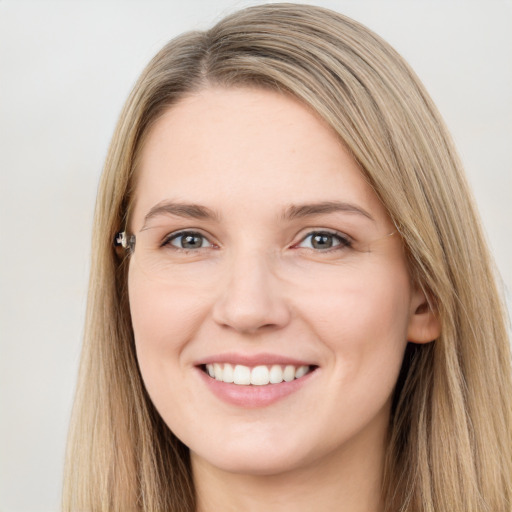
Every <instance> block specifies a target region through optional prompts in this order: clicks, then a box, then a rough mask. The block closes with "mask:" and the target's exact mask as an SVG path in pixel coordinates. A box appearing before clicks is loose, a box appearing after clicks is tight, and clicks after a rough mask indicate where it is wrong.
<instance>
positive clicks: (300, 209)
mask: <svg viewBox="0 0 512 512" xmlns="http://www.w3.org/2000/svg"><path fill="white" fill-rule="evenodd" d="M336 212H344V213H355V214H358V215H363V216H364V217H367V218H368V219H370V220H372V221H374V222H375V219H374V218H373V217H372V216H371V215H370V213H369V212H367V211H366V210H364V209H363V208H361V207H360V206H356V205H355V204H351V203H346V202H343V201H323V202H320V203H308V204H301V205H290V206H288V208H287V209H286V210H285V212H284V214H283V220H293V219H299V218H303V217H311V216H314V215H322V214H326V213H336Z"/></svg>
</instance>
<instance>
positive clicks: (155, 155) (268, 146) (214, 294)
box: [129, 88, 439, 512]
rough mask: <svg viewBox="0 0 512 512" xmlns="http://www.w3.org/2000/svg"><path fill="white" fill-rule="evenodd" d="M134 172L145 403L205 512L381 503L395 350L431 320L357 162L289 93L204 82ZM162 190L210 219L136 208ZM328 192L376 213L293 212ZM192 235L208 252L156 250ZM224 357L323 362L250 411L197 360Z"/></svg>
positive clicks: (165, 121) (420, 335) (153, 201)
mask: <svg viewBox="0 0 512 512" xmlns="http://www.w3.org/2000/svg"><path fill="white" fill-rule="evenodd" d="M138 173H139V174H138V180H137V186H136V195H135V206H134V210H133V215H132V218H131V225H130V229H131V232H132V233H134V234H135V235H136V237H137V242H136V247H135V253H134V255H133V256H132V259H131V261H130V270H129V298H130V308H131V314H132V320H133V329H134V334H135V342H136V349H137V357H138V361H139V364H140V369H141V372H142V376H143V379H144V382H145V385H146V387H147V390H148V392H149V395H150V397H151V399H152V400H153V402H154V404H155V406H156V407H157V409H158V411H159V412H160V414H161V416H162V417H163V419H164V421H165V422H166V423H167V425H168V426H169V428H170V429H171V430H172V431H173V432H174V433H175V434H176V435H177V436H178V437H179V438H180V439H181V440H182V441H183V442H184V443H185V444H186V445H187V446H188V447H189V448H190V450H191V461H192V468H193V474H194V480H195V485H196V489H197V493H198V503H199V505H198V509H199V510H200V511H202V512H207V511H214V510H226V511H238V510H246V511H256V510H267V511H272V512H279V511H285V510H287V511H288V510H295V511H311V510H315V509H319V510H326V511H328V510H336V511H340V510H343V511H345V510H346V511H351V512H358V511H361V512H362V511H364V512H370V511H375V512H377V511H380V510H382V509H383V504H382V503H381V499H380V493H379V488H380V482H381V477H382V467H383V457H384V450H385V437H386V431H387V424H388V420H389V412H390V399H391V395H392V391H393V388H394V385H395V383H396V380H397V376H398V372H399V369H400V365H401V361H402V357H403V353H404V350H405V347H406V344H407V341H412V342H416V343H425V342H429V341H431V340H432V339H434V338H435V337H436V336H437V334H438V331H439V325H438V322H437V320H436V319H435V318H434V316H433V314H432V313H431V312H429V310H428V308H425V307H424V304H425V297H424V296H423V294H422V293H421V291H419V290H418V289H417V288H416V287H414V286H413V285H412V283H411V279H410V276H409V272H408V269H407V265H406V259H405V255H404V251H403V247H402V244H401V240H400V238H399V236H398V234H396V233H394V234H393V235H390V234H391V233H393V232H394V231H395V228H394V226H393V224H392V223H391V221H390V219H389V217H388V215H387V213H386V210H385V209H384V207H383V206H382V204H381V203H380V202H379V200H378V198H377V196H376V195H375V193H374V192H373V190H372V189H371V188H370V186H369V185H368V184H367V183H366V181H365V180H364V178H363V175H362V173H361V170H360V168H359V167H358V165H357V163H356V162H355V161H354V160H353V159H352V157H351V156H350V155H349V153H348V152H347V150H346V149H345V148H344V146H343V145H342V144H341V143H340V141H339V139H338V138H337V137H336V135H335V134H334V133H333V132H332V130H331V129H330V128H329V127H327V126H326V124H325V123H324V122H323V121H322V120H320V119H319V118H318V117H317V116H316V115H314V114H313V113H311V111H310V110H308V109H307V108H306V107H304V106H303V105H302V104H301V103H299V102H298V101H296V100H295V99H293V98H290V97H287V96H284V95H280V94H278V93H276V92H272V91H265V90H258V89H251V88H240V89H222V88H206V89H203V90H201V91H200V92H198V93H195V94H193V95H190V96H187V97H186V98H185V99H182V100H181V101H180V102H179V103H178V104H177V105H175V106H173V107H172V108H171V109H170V110H168V111H167V112H166V113H165V114H164V115H163V116H162V117H161V118H160V119H159V120H158V121H157V122H156V123H155V125H154V126H153V128H152V130H151V132H150V134H149V136H148V138H147V142H146V144H145V146H144V148H143V151H142V155H141V162H140V167H139V169H138ZM165 201H174V202H180V203H193V204H195V205H201V206H203V207H207V208H209V209H210V210H213V211H214V212H215V213H216V216H215V217H214V218H200V219H198V218H194V219H192V218H184V217H181V216H178V215H170V214H160V215H154V216H152V217H151V218H149V219H147V220H145V217H146V216H147V214H148V212H149V211H150V210H151V209H152V208H154V207H155V206H156V205H162V204H163V202H165ZM325 201H331V202H332V201H344V202H346V203H349V204H351V205H353V206H355V207H357V208H359V209H361V210H364V212H366V213H367V214H368V215H369V216H370V217H371V218H369V216H366V215H365V214H362V213H359V212H356V211H332V212H324V213H317V214H314V215H308V216H303V217H297V218H285V215H284V213H285V212H286V211H287V208H289V207H290V205H302V204H310V203H318V202H325ZM184 229H189V230H190V229H191V230H193V231H195V232H199V233H201V234H202V235H204V237H205V238H204V240H203V242H204V246H203V247H200V248H198V249H193V250H189V251H188V252H185V251H183V250H180V249H179V248H177V247H175V246H171V247H170V248H169V247H166V248H165V249H163V248H160V247H159V246H158V243H157V242H159V241H161V240H162V238H163V237H164V236H165V235H166V234H168V233H172V232H176V231H179V230H184ZM325 230H327V231H329V232H338V233H341V234H343V235H344V236H348V237H350V239H351V240H353V245H352V246H351V247H346V246H344V245H342V246H341V247H340V246H336V247H334V248H331V249H329V250H324V249H319V248H317V247H313V246H312V245H311V237H309V238H308V234H310V233H311V232H312V231H317V232H318V231H325ZM330 240H334V241H336V240H337V239H334V238H333V239H330ZM180 241H181V239H175V241H174V243H175V244H178V245H179V242H180ZM159 251H160V252H159ZM161 251H165V256H163V255H162V252H161ZM164 261H165V263H162V262H164ZM226 352H230V353H233V352H235V353H237V354H243V355H254V354H256V355H257V354H261V353H266V354H278V355H280V356H287V357H292V358H298V359H300V360H304V361H307V362H309V363H310V364H314V365H315V367H316V370H315V371H314V372H313V373H312V374H311V375H310V376H309V379H308V381H307V382H306V383H305V384H304V385H303V386H301V387H300V389H298V390H297V391H296V392H294V393H292V394H290V395H288V396H286V397H284V398H282V399H281V400H278V401H277V402H275V403H272V404H271V405H268V406H265V407H256V408H254V407H253V408H250V407H242V406H237V405H233V404H228V403H226V402H224V401H222V400H220V399H219V398H218V397H217V396H215V395H214V394H212V393H211V392H210V390H209V389H208V386H207V385H205V382H204V378H203V377H204V376H203V375H201V374H200V372H201V371H200V370H198V368H197V366H196V365H197V362H198V361H204V360H205V358H206V359H208V358H209V357H213V356H215V355H217V354H225V353H226ZM263 507H265V508H263Z"/></svg>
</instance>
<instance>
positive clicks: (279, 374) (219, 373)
mask: <svg viewBox="0 0 512 512" xmlns="http://www.w3.org/2000/svg"><path fill="white" fill-rule="evenodd" d="M316 368H317V367H316V366H313V365H302V366H294V365H279V364H274V365H270V366H267V365H260V366H253V367H250V366H244V365H242V364H237V365H232V364H229V363H211V364H204V365H202V366H201V369H202V370H203V371H204V372H205V373H206V374H207V375H209V376H210V377H211V378H212V379H215V380H217V381H220V382H225V383H227V384H236V385H238V386H267V385H273V384H281V383H282V382H291V381H293V380H296V379H300V378H301V377H304V376H305V375H307V374H309V373H311V372H313V371H314V370H315V369H316Z"/></svg>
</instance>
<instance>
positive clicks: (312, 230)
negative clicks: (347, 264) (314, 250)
mask: <svg viewBox="0 0 512 512" xmlns="http://www.w3.org/2000/svg"><path fill="white" fill-rule="evenodd" d="M318 233H327V234H329V235H333V236H337V237H339V238H341V239H343V240H346V241H347V242H350V243H353V242H354V238H352V237H351V236H350V235H348V234H347V233H344V232H342V231H338V230H336V229H333V228H326V227H308V228H303V229H301V230H300V231H299V232H298V233H297V234H296V235H295V236H294V237H293V239H294V241H293V242H291V243H290V244H288V247H292V246H294V245H297V244H298V243H300V242H302V241H304V240H305V239H306V238H307V237H308V236H311V235H314V234H318ZM186 234H195V235H199V236H202V237H204V238H206V239H207V240H208V241H209V243H210V244H211V245H217V246H219V247H220V246H221V244H220V243H219V242H218V240H217V238H216V237H215V236H213V235H212V234H211V233H208V232H206V231H204V230H203V229H201V228H185V229H178V230H176V231H172V232H170V233H168V234H166V235H165V236H163V237H162V241H161V243H162V244H164V243H168V242H169V241H171V240H174V239H175V238H178V237H179V236H183V235H186Z"/></svg>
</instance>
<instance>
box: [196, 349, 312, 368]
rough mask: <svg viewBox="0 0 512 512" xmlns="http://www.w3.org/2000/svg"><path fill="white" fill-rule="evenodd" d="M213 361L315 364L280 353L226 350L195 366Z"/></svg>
mask: <svg viewBox="0 0 512 512" xmlns="http://www.w3.org/2000/svg"><path fill="white" fill-rule="evenodd" d="M212 363H221V364H222V363H229V364H232V365H237V364H240V365H243V366H259V365H273V364H280V365H285V366H286V365H292V366H313V365H314V363H312V362H311V361H305V360H303V359H297V358H294V357H288V356H284V355H280V354H271V353H268V352H265V353H260V354H238V353H235V352H225V353H222V354H215V355H211V356H207V357H204V358H201V359H199V360H198V361H196V362H195V363H194V365H195V366H201V365H205V364H212Z"/></svg>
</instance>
